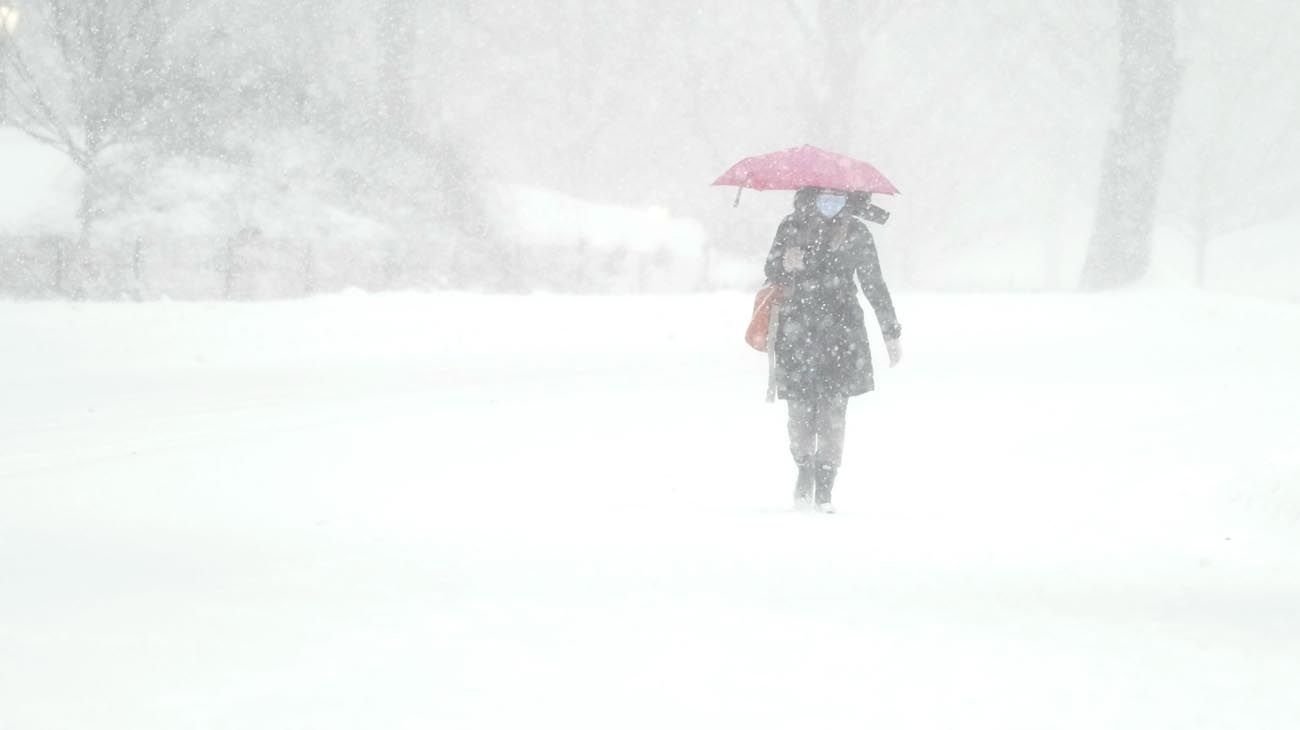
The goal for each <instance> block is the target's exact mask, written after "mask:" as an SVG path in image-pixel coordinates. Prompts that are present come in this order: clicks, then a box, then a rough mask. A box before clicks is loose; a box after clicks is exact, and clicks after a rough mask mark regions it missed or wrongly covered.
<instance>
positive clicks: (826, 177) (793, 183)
mask: <svg viewBox="0 0 1300 730" xmlns="http://www.w3.org/2000/svg"><path fill="white" fill-rule="evenodd" d="M713 184H714V185H736V186H738V187H739V188H740V190H737V191H736V203H737V204H739V203H740V192H741V190H744V189H745V188H753V189H754V190H798V189H799V188H809V187H812V188H828V189H831V190H844V191H849V192H855V191H859V192H865V193H881V194H884V195H897V194H898V188H896V187H894V184H893V183H891V182H889V180H888V179H886V178H885V176H884V175H882V174H881V173H880V171H879V170H877V169H876V168H874V167H872V166H871V165H870V164H868V163H866V162H863V161H861V160H855V159H853V158H852V157H845V156H844V155H837V154H835V153H834V152H827V151H826V150H823V149H821V148H818V147H813V146H812V145H804V146H802V147H792V148H790V149H788V150H781V151H780V152H770V153H768V154H766V155H757V156H755V157H746V158H745V159H743V160H741V161H740V162H737V163H736V164H735V165H732V166H731V169H730V170H727V171H726V172H724V173H723V174H722V177H720V178H718V179H717V180H714V181H713Z"/></svg>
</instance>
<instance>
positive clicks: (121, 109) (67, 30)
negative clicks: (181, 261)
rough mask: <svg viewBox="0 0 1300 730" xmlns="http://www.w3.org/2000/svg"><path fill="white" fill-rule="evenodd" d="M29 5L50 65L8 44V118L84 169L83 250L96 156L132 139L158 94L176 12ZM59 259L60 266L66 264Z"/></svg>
mask: <svg viewBox="0 0 1300 730" xmlns="http://www.w3.org/2000/svg"><path fill="white" fill-rule="evenodd" d="M34 7H36V8H38V9H39V10H40V11H41V13H42V16H43V20H44V22H45V27H46V29H47V30H48V36H49V38H48V39H49V41H50V42H51V44H52V47H53V50H54V53H53V54H52V57H53V58H54V59H55V63H53V64H51V65H50V66H48V67H44V66H38V65H36V64H34V63H31V62H29V55H28V54H27V53H26V52H25V51H24V48H23V47H22V45H20V44H16V43H15V44H14V47H13V48H12V49H11V55H12V68H13V71H14V72H15V73H16V76H17V77H18V79H17V83H16V84H14V86H15V87H16V88H15V89H14V90H13V91H14V93H13V94H12V95H11V98H10V104H11V110H10V111H11V117H12V118H13V120H14V122H15V123H16V124H17V125H18V126H19V127H20V128H22V129H23V130H24V131H25V132H26V133H27V134H29V135H30V136H31V137H33V138H35V139H36V140H38V141H40V142H42V143H44V144H47V145H50V146H52V147H54V148H56V149H58V150H60V151H61V152H63V153H64V154H66V155H67V156H68V157H69V158H70V159H71V160H72V161H73V162H74V163H76V164H77V166H78V167H80V168H81V169H82V171H83V172H84V173H85V182H84V185H83V188H82V195H81V203H80V206H79V211H78V219H79V223H80V228H81V234H80V236H79V240H78V245H79V249H80V250H81V251H82V252H84V251H85V250H86V248H87V246H88V242H89V237H90V229H91V226H92V225H93V223H94V221H95V219H96V218H97V217H98V215H99V214H100V212H101V211H100V209H99V200H100V197H101V191H100V190H99V184H100V177H101V176H100V172H101V170H100V162H101V159H102V156H103V155H104V153H105V152H106V151H108V150H110V149H112V148H114V147H116V146H118V145H121V144H124V143H127V142H130V141H133V140H134V139H136V136H137V132H138V130H139V127H140V125H141V123H142V122H143V120H144V117H145V115H146V113H147V111H148V110H149V109H150V107H151V105H152V104H153V103H154V102H155V100H156V99H157V97H158V95H159V93H160V88H161V81H162V79H161V70H162V64H163V61H162V57H161V54H160V46H161V45H162V44H163V42H164V40H165V39H166V38H167V37H168V35H169V33H170V31H171V29H172V28H173V27H174V25H175V24H176V22H177V20H178V18H179V17H181V13H179V12H165V9H164V8H163V7H162V6H161V4H160V2H159V0H112V1H110V0H44V1H43V2H42V3H39V4H38V5H35V6H34ZM73 258H75V257H73ZM66 259H67V257H65V264H64V265H65V266H66V265H68V263H71V262H68V261H67V260H66Z"/></svg>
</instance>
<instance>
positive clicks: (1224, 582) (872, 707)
mask: <svg viewBox="0 0 1300 730" xmlns="http://www.w3.org/2000/svg"><path fill="white" fill-rule="evenodd" d="M747 307H748V302H747V300H746V298H745V297H743V296H705V297H683V298H663V299H655V298H610V299H596V298H589V299H582V298H558V297H531V298H517V297H503V298H482V297H474V296H468V295H442V296H415V295H403V296H383V297H373V298H371V297H363V296H340V297H331V298H324V299H320V300H314V301H308V302H298V303H285V304H261V305H240V306H220V305H177V304H165V305H145V306H135V305H124V306H77V307H73V306H70V305H19V304H5V305H3V307H0V374H3V375H4V376H5V382H6V383H7V384H8V387H7V388H6V393H5V396H4V397H5V403H4V408H3V409H0V439H3V447H2V448H0V728H3V730H54V729H56V728H59V729H62V728H114V729H116V728H123V729H127V728H130V729H131V730H146V729H152V728H159V729H163V728H168V729H171V728H179V727H186V728H240V729H241V730H244V729H250V728H274V729H276V730H285V729H286V728H356V727H367V728H434V727H436V728H489V727H490V728H497V727H506V728H519V727H553V726H554V727H568V728H574V727H579V728H588V727H590V728H615V727H617V728H641V727H644V728H665V727H686V728H694V727H702V728H703V727H707V728H724V727H745V728H769V727H770V728H791V727H819V728H849V727H878V728H945V729H951V728H990V729H999V730H1004V729H1008V728H1026V729H1028V728H1088V729H1090V730H1092V729H1095V728H1141V729H1143V730H1149V729H1150V728H1282V727H1297V726H1300V694H1297V692H1296V687H1297V686H1298V685H1297V681H1296V677H1300V415H1298V414H1300V383H1297V381H1296V373H1297V372H1300V308H1297V307H1295V306H1287V305H1270V304H1265V303H1260V302H1254V301H1248V300H1235V299H1224V298H1209V297H1197V296H1192V295H1154V294H1140V295H1126V296H1115V297H1048V296H1021V297H1014V296H1005V297H1003V296H913V297H907V296H904V297H901V298H900V302H899V309H900V313H901V315H902V318H903V322H904V326H905V327H906V328H907V335H906V336H905V344H906V347H907V352H906V361H905V363H906V367H904V368H901V369H899V370H897V371H893V372H888V373H884V374H882V376H881V378H880V379H881V385H882V388H881V391H880V392H879V393H877V394H875V395H873V396H871V397H869V398H866V399H858V400H857V401H855V402H854V404H853V406H852V408H851V412H850V421H849V445H848V454H847V456H846V465H845V468H844V470H843V473H842V477H841V482H840V486H839V488H838V491H837V503H838V504H839V506H840V509H841V514H839V515H835V516H833V517H823V516H814V515H805V514H796V513H793V512H791V511H789V509H788V497H789V491H790V488H791V479H792V476H793V474H792V467H791V466H790V464H789V458H788V456H787V455H786V454H785V453H784V440H783V439H784V428H783V420H782V419H783V412H782V411H781V410H780V409H779V408H778V407H773V406H768V405H766V404H764V403H763V402H762V391H763V387H764V380H765V373H764V370H763V368H764V364H763V358H762V357H761V356H759V355H757V354H755V353H752V352H748V351H746V350H745V349H744V346H743V344H742V343H741V340H740V334H741V331H742V330H743V326H744V320H745V317H746V315H747Z"/></svg>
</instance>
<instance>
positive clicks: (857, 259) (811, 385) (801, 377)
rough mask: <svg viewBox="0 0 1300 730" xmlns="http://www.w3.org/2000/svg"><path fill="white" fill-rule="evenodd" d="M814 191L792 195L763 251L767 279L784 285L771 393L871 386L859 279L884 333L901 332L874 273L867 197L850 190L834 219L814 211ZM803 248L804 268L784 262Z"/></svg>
mask: <svg viewBox="0 0 1300 730" xmlns="http://www.w3.org/2000/svg"><path fill="white" fill-rule="evenodd" d="M816 197H817V191H816V190H809V189H805V190H802V191H800V192H799V194H798V195H796V196H795V212H794V213H792V214H791V215H789V216H788V217H786V219H785V220H784V221H782V222H781V225H780V227H778V228H777V231H776V240H775V241H774V242H773V243H772V251H771V253H769V254H768V257H767V266H766V273H767V279H768V281H769V282H773V283H778V284H783V285H785V290H786V294H785V299H784V301H783V302H782V304H781V310H780V317H779V320H778V330H777V337H776V368H777V373H776V378H777V395H778V396H779V397H780V398H783V399H794V400H812V399H817V398H824V397H833V396H854V395H862V394H863V393H867V392H870V391H871V390H873V389H874V388H875V380H874V378H873V377H872V369H871V349H870V346H869V345H868V341H867V328H866V324H865V322H864V317H863V313H862V305H861V304H859V303H858V295H857V289H858V284H857V282H856V281H855V280H854V276H855V275H856V276H857V279H858V280H860V281H861V286H862V291H863V293H865V294H866V296H867V301H868V302H870V303H871V307H872V309H874V310H875V312H876V319H877V320H878V321H879V322H880V329H881V331H882V332H883V333H884V335H885V337H886V338H887V339H894V338H897V337H898V336H899V335H900V334H902V327H901V326H900V325H899V324H898V317H897V316H896V315H895V313H894V303H893V300H892V299H891V298H890V296H889V289H888V288H886V286H885V280H884V277H883V275H882V274H881V271H880V257H879V255H878V254H877V253H876V245H875V242H874V241H873V240H872V238H871V231H869V230H868V229H867V223H866V221H865V220H864V219H862V218H861V217H860V216H861V213H862V210H863V208H862V206H863V205H865V202H866V201H865V196H852V197H851V198H850V200H849V203H848V204H847V205H846V206H845V207H844V209H843V210H842V211H840V213H839V214H838V215H836V216H835V217H834V218H832V219H829V220H828V219H826V218H824V217H823V216H822V215H821V214H820V213H818V212H817V208H816V206H815V201H816ZM792 249H799V250H801V251H802V252H803V263H804V266H803V268H802V269H797V268H791V269H787V267H786V263H787V260H786V252H787V251H790V250H792Z"/></svg>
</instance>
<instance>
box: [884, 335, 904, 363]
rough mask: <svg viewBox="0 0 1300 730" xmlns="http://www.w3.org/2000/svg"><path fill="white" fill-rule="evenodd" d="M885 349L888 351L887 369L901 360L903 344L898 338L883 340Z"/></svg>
mask: <svg viewBox="0 0 1300 730" xmlns="http://www.w3.org/2000/svg"><path fill="white" fill-rule="evenodd" d="M885 349H886V350H889V367H891V368H892V367H894V366H895V365H897V364H898V363H899V361H900V360H902V359H903V342H902V340H899V339H898V338H895V339H892V340H885Z"/></svg>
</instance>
